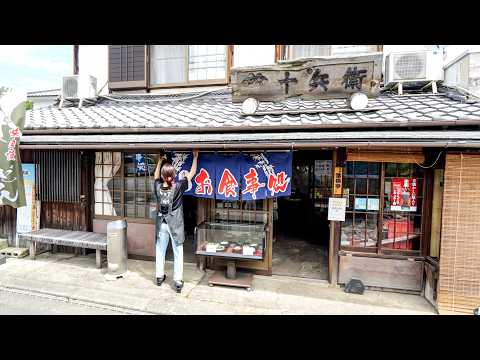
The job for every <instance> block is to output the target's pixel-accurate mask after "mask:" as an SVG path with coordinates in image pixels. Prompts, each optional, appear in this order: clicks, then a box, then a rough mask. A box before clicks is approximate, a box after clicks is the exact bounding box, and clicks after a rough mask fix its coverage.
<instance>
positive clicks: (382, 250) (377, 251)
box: [339, 160, 428, 258]
mask: <svg viewBox="0 0 480 360" xmlns="http://www.w3.org/2000/svg"><path fill="white" fill-rule="evenodd" d="M348 162H362V163H367V164H370V163H376V164H380V169H379V170H380V171H379V176H378V180H379V182H380V184H379V185H380V186H379V194H378V198H379V210H378V212H377V244H376V247H371V248H362V247H356V246H352V245H342V244H341V233H342V226H340V239H339V250H340V252H349V253H355V254H359V255H362V254H365V255H366V254H371V255H374V256H385V257H408V258H412V257H414V258H416V257H421V256H422V254H423V251H424V247H425V245H424V243H425V241H426V240H425V215H426V211H427V207H428V204H426V203H425V199H426V198H427V197H426V191H427V188H426V187H427V181H426V178H427V172H426V171H425V170H423V171H422V176H421V177H420V176H417V177H416V178H417V179H419V180H420V179H421V181H422V186H421V188H419V189H418V190H419V191H418V194H417V195H418V196H417V198H418V199H421V209H420V211H419V214H418V213H412V214H409V217H408V219H410V216H411V217H415V216H417V217H420V239H419V248H418V250H406V249H389V248H386V247H384V246H382V240H383V224H384V208H385V196H386V195H385V179H386V176H385V168H386V166H387V165H388V164H390V163H392V162H388V161H361V160H350V161H348V160H347V161H346V162H345V167H346V166H347V163H348ZM394 164H395V165H396V167H397V170H396V171H397V174H398V164H400V163H394ZM406 164H409V165H412V166H415V165H416V164H415V163H406ZM345 167H344V170H343V176H342V184H343V185H342V195H343V188H344V187H345V185H346V181H345V180H346V179H347V177H346V175H345ZM412 170H413V169H412ZM410 175H413V174H412V172H410ZM395 177H401V176H399V175H398V176H395ZM348 178H351V179H354V181H355V183H356V177H355V175H352V176H348ZM367 178H368V177H367ZM387 178H388V179H391V178H392V177H391V176H388V177H387ZM355 186H356V185H355ZM367 187H368V185H367ZM349 196H351V194H349ZM355 196H356V195H355ZM367 196H368V195H367ZM353 209H354V204H353V206H352V210H351V211H348V210H347V211H346V213H353V212H354V210H353ZM392 213H395V212H392ZM352 221H353V220H352ZM407 227H408V225H407ZM407 235H409V232H408V231H407Z"/></svg>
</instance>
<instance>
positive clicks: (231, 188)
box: [215, 154, 243, 200]
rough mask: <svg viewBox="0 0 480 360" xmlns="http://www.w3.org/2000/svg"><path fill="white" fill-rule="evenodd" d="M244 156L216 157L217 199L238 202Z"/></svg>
mask: <svg viewBox="0 0 480 360" xmlns="http://www.w3.org/2000/svg"><path fill="white" fill-rule="evenodd" d="M242 158H243V157H242V155H241V154H238V155H237V154H236V155H216V162H215V163H216V166H215V180H216V181H215V183H216V199H218V200H238V199H239V193H240V184H241V176H240V168H241V166H240V163H241V161H242Z"/></svg>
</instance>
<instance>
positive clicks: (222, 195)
mask: <svg viewBox="0 0 480 360" xmlns="http://www.w3.org/2000/svg"><path fill="white" fill-rule="evenodd" d="M192 160H193V155H192V153H186V152H173V153H172V164H173V166H174V167H175V169H176V171H177V181H178V180H180V179H181V178H182V177H183V176H185V174H186V173H188V172H189V171H190V168H191V166H192ZM291 176H292V152H291V151H289V152H259V153H243V154H240V153H238V154H228V155H227V154H215V153H202V154H200V155H199V158H198V164H197V172H196V174H195V176H194V177H193V179H192V183H191V184H189V188H188V191H187V192H186V193H185V194H186V195H193V196H196V197H203V198H216V199H219V200H232V201H233V200H239V199H242V200H262V199H266V198H272V197H280V196H290V194H291Z"/></svg>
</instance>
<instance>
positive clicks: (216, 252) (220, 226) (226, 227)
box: [195, 222, 266, 260]
mask: <svg viewBox="0 0 480 360" xmlns="http://www.w3.org/2000/svg"><path fill="white" fill-rule="evenodd" d="M265 239H266V226H265V224H261V223H259V224H242V223H236V224H235V223H233V224H232V223H230V224H228V223H220V222H219V223H210V222H203V223H201V224H200V225H198V226H197V227H196V228H195V242H196V248H197V250H196V254H197V255H209V256H220V257H227V258H240V259H242V258H243V259H253V260H262V259H263V254H264V252H265Z"/></svg>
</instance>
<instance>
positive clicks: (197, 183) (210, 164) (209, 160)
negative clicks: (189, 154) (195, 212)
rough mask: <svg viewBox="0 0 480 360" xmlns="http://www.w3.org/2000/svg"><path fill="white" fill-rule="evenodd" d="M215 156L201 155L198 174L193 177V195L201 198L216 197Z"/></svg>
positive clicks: (199, 156)
mask: <svg viewBox="0 0 480 360" xmlns="http://www.w3.org/2000/svg"><path fill="white" fill-rule="evenodd" d="M215 160H216V157H215V154H199V155H198V164H197V173H196V174H195V176H194V177H193V195H195V196H196V197H201V198H209V199H213V198H214V197H215V188H216V186H215V185H216V182H215V166H216V165H215V164H216V161H215Z"/></svg>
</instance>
